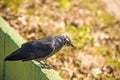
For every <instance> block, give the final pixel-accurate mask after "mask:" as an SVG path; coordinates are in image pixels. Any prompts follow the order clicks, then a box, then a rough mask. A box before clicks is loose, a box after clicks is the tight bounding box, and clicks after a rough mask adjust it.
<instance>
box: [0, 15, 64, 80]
mask: <svg viewBox="0 0 120 80" xmlns="http://www.w3.org/2000/svg"><path fill="white" fill-rule="evenodd" d="M24 42H25V40H24V39H22V38H21V36H20V35H19V34H18V33H17V32H16V31H15V30H14V29H13V28H11V27H10V26H9V25H8V23H6V22H5V20H3V19H2V18H1V17H0V80H62V78H61V77H60V76H59V74H58V73H57V72H56V71H54V70H53V69H45V68H44V69H42V68H40V65H39V64H38V63H37V62H35V61H27V62H22V61H13V62H12V61H8V62H5V61H4V60H3V59H4V58H5V56H7V55H9V54H10V53H11V52H13V51H15V50H16V49H18V48H19V47H20V46H21V44H23V43H24Z"/></svg>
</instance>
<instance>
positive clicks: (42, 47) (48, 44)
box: [5, 37, 54, 61]
mask: <svg viewBox="0 0 120 80" xmlns="http://www.w3.org/2000/svg"><path fill="white" fill-rule="evenodd" d="M53 44H54V41H53V37H46V38H43V39H40V40H35V41H31V42H27V43H25V44H23V45H22V47H21V48H20V49H18V50H16V51H15V52H13V53H12V54H11V55H9V56H8V57H6V59H5V60H23V61H27V60H32V59H37V58H40V59H43V58H45V57H46V56H47V55H49V54H50V53H51V52H52V51H53V50H54V47H53Z"/></svg>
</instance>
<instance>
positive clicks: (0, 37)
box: [0, 28, 5, 80]
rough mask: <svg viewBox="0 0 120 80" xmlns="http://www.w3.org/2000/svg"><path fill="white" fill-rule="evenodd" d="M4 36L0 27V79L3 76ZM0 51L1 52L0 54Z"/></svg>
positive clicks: (1, 79)
mask: <svg viewBox="0 0 120 80" xmlns="http://www.w3.org/2000/svg"><path fill="white" fill-rule="evenodd" d="M4 38H5V34H3V32H2V30H1V28H0V80H3V76H4V73H3V71H4V64H3V63H4V62H3V58H4ZM1 53H2V54H1Z"/></svg>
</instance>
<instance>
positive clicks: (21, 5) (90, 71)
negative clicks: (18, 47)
mask: <svg viewBox="0 0 120 80" xmlns="http://www.w3.org/2000/svg"><path fill="white" fill-rule="evenodd" d="M0 4H1V5H0V16H2V17H3V18H4V19H5V20H7V21H8V22H9V24H10V25H11V26H12V27H13V28H14V29H15V30H16V31H17V32H18V33H19V34H20V35H21V36H22V37H23V38H24V39H25V40H26V41H31V40H36V39H39V38H42V37H44V36H49V35H55V34H63V33H66V34H68V35H69V36H70V38H71V39H72V42H73V43H74V45H75V46H76V47H77V49H72V48H70V47H64V48H63V49H62V50H60V51H59V52H58V53H57V54H56V55H54V56H53V57H51V58H49V59H48V60H47V62H48V63H49V64H50V65H52V66H53V68H54V69H55V70H56V71H58V72H59V73H60V76H61V77H62V78H63V79H64V80H119V79H120V59H119V58H120V28H119V26H120V21H119V20H117V19H116V18H115V17H114V16H111V15H109V14H108V13H107V12H106V11H105V10H104V9H105V7H104V4H103V3H102V2H100V0H94V1H93V0H55V1H54V0H41V1H39V0H33V1H29V0H24V1H23V2H21V1H19V0H16V1H15V0H11V1H9V0H8V1H6V0H2V1H0Z"/></svg>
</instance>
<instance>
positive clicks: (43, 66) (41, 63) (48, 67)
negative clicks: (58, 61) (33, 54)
mask: <svg viewBox="0 0 120 80" xmlns="http://www.w3.org/2000/svg"><path fill="white" fill-rule="evenodd" d="M35 61H37V62H39V64H40V66H41V68H47V69H51V66H50V65H48V64H47V63H46V62H47V61H46V59H44V60H39V59H36V60H35Z"/></svg>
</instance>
